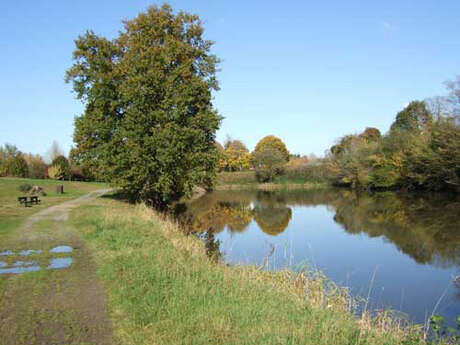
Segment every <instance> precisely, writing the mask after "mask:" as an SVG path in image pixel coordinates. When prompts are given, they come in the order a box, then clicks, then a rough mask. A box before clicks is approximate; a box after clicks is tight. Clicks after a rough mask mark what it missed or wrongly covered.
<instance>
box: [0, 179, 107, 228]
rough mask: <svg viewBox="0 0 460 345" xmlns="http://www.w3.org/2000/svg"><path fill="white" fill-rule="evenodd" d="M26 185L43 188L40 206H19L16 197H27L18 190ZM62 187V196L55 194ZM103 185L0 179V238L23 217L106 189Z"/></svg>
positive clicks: (17, 224)
mask: <svg viewBox="0 0 460 345" xmlns="http://www.w3.org/2000/svg"><path fill="white" fill-rule="evenodd" d="M24 183H28V184H30V185H32V186H35V185H37V186H40V187H42V188H44V190H45V192H46V194H47V195H46V196H41V197H40V199H41V203H40V205H34V206H33V207H24V206H21V205H19V203H18V200H17V199H18V196H24V195H27V194H25V193H23V192H20V191H19V190H18V187H19V186H20V185H21V184H24ZM59 184H62V185H64V194H57V193H56V186H57V185H59ZM106 186H107V185H106V184H104V183H97V182H74V181H55V180H41V179H40V180H38V179H23V178H7V177H2V178H0V236H1V235H3V234H6V233H8V232H10V231H11V230H13V229H15V228H17V227H18V226H19V225H20V224H21V222H22V221H23V220H24V218H25V217H28V216H30V215H31V214H33V213H35V212H37V211H39V210H41V209H44V208H47V207H50V206H53V205H56V204H58V203H61V202H63V201H67V200H70V199H74V198H76V197H78V196H81V195H84V194H86V193H89V192H90V191H92V190H96V189H101V188H104V187H106Z"/></svg>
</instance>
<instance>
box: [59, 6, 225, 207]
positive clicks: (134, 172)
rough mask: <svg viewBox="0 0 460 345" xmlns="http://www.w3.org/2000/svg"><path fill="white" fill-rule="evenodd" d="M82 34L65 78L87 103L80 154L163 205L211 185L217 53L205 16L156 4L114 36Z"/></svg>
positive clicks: (78, 128)
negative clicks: (213, 50) (202, 18)
mask: <svg viewBox="0 0 460 345" xmlns="http://www.w3.org/2000/svg"><path fill="white" fill-rule="evenodd" d="M75 43H76V50H75V52H74V59H75V62H74V64H73V66H72V67H71V68H70V69H69V70H68V71H67V78H66V79H67V81H72V82H73V87H74V90H75V92H76V94H77V97H78V98H79V99H81V100H82V101H83V102H84V103H85V105H86V108H85V112H84V114H83V115H81V116H80V117H77V118H76V120H75V133H74V141H75V143H76V148H75V150H76V152H75V155H77V156H78V157H79V159H80V161H81V162H82V164H84V165H85V166H88V167H90V168H91V170H92V171H93V172H94V173H95V174H96V175H98V176H102V177H104V179H108V180H110V181H112V182H113V183H114V184H116V185H117V186H119V187H121V188H123V189H124V190H125V192H127V194H128V195H129V196H130V197H131V198H132V199H133V200H144V201H147V202H150V203H151V204H153V205H156V206H158V207H164V206H165V205H167V204H168V203H169V202H171V201H172V200H175V199H178V198H180V197H181V196H183V195H186V194H190V193H191V191H192V189H193V187H194V186H195V185H198V184H200V185H206V186H209V185H211V184H212V182H213V179H214V175H215V170H216V164H217V160H218V153H217V149H216V146H215V144H214V143H215V132H216V130H217V129H218V127H219V123H220V119H221V118H220V116H219V115H218V113H217V111H216V110H215V109H214V108H213V105H212V94H211V93H212V91H213V90H217V89H218V84H217V80H216V68H217V64H218V59H217V58H216V56H215V55H213V54H211V52H210V49H211V46H212V42H210V41H208V40H205V39H204V38H203V27H202V25H201V22H200V19H199V18H198V16H196V15H192V14H188V13H184V12H179V13H177V14H174V13H173V11H172V9H171V7H170V6H169V5H163V6H162V7H161V8H159V7H156V6H153V7H150V8H149V9H148V10H147V11H146V12H145V13H141V14H139V15H138V16H137V17H136V18H134V19H132V20H129V21H125V22H124V30H123V31H122V32H120V34H119V36H118V37H117V38H116V39H114V40H108V39H106V38H104V37H99V36H97V35H96V34H94V33H93V32H87V33H86V34H85V35H83V36H80V37H78V39H77V40H76V41H75Z"/></svg>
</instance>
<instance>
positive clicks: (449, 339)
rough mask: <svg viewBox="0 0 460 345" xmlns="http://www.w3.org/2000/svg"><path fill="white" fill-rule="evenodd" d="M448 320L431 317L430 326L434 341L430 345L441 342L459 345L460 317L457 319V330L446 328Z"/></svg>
mask: <svg viewBox="0 0 460 345" xmlns="http://www.w3.org/2000/svg"><path fill="white" fill-rule="evenodd" d="M445 322H446V320H445V319H444V317H442V316H440V315H433V316H431V317H430V326H431V328H432V329H433V338H434V339H433V341H431V342H429V344H433V345H435V344H439V343H441V341H444V342H446V343H447V344H458V343H459V342H460V315H459V316H458V317H457V328H453V327H446V325H445Z"/></svg>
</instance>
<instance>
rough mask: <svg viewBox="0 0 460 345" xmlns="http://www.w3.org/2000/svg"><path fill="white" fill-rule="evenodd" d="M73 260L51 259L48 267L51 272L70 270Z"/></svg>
mask: <svg viewBox="0 0 460 345" xmlns="http://www.w3.org/2000/svg"><path fill="white" fill-rule="evenodd" d="M72 261H73V259H72V258H56V259H51V260H50V264H49V266H48V267H47V268H48V269H49V270H57V269H63V268H69V267H70V265H72Z"/></svg>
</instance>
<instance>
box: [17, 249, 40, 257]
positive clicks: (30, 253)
mask: <svg viewBox="0 0 460 345" xmlns="http://www.w3.org/2000/svg"><path fill="white" fill-rule="evenodd" d="M41 253H42V251H41V250H34V249H28V250H21V251H20V252H19V255H21V256H29V255H32V254H41Z"/></svg>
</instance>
